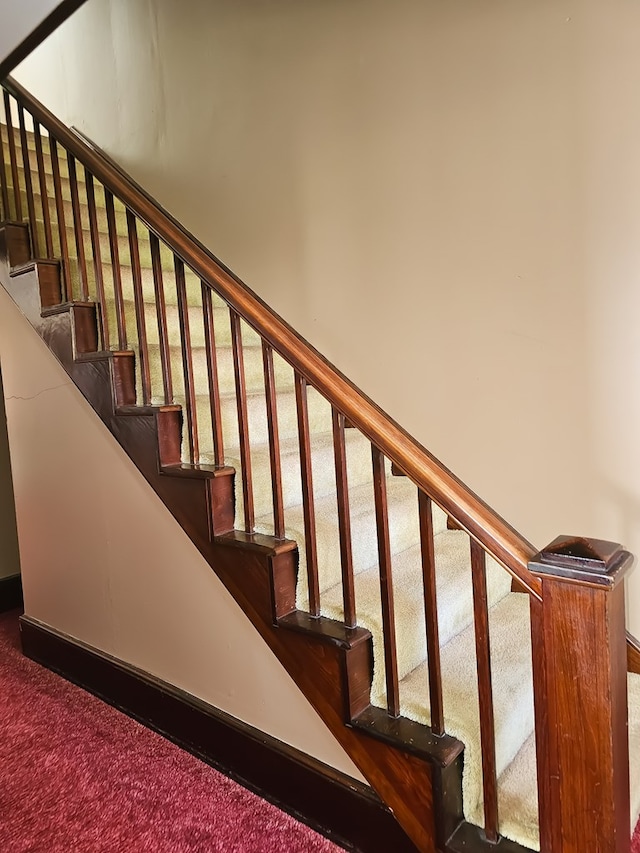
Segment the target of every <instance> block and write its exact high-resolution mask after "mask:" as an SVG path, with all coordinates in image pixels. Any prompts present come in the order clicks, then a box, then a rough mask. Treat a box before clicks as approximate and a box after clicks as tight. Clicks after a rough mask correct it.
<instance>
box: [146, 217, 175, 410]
mask: <svg viewBox="0 0 640 853" xmlns="http://www.w3.org/2000/svg"><path fill="white" fill-rule="evenodd" d="M149 243H150V246H151V267H152V269H153V290H154V294H155V299H156V317H157V319H158V341H159V346H160V363H161V365H162V386H163V390H164V402H165V403H166V404H167V405H169V404H170V403H173V378H172V375H171V347H170V346H169V331H168V329H167V306H166V301H165V298H164V282H163V278H162V258H161V257H160V240H159V239H158V238H157V237H156V235H155V234H154V233H153V232H152V231H149Z"/></svg>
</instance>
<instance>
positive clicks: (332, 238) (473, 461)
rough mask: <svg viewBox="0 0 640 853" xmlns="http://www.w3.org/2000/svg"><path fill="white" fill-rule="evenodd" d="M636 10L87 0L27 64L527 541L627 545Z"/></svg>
mask: <svg viewBox="0 0 640 853" xmlns="http://www.w3.org/2000/svg"><path fill="white" fill-rule="evenodd" d="M639 29H640V6H638V4H636V3H635V2H631V0H613V2H608V3H604V2H603V0H574V2H568V0H538V2H535V3H518V2H513V0H484V2H478V0H447V2H442V0H397V2H394V3H389V2H387V0H340V2H337V0H334V2H331V0H329V2H327V0H315V2H312V0H310V2H305V3H300V2H294V0H272V2H269V3H264V2H257V0H242V2H237V0H216V2H209V0H190V2H189V3H188V4H186V3H184V2H177V0H153V2H151V0H149V2H146V3H136V4H131V3H127V2H124V0H89V2H88V3H87V5H86V6H85V7H84V8H83V9H81V10H80V11H79V12H78V13H77V14H76V15H75V16H74V18H72V19H71V20H70V21H68V22H67V23H66V24H65V25H64V26H63V28H62V29H61V30H60V31H59V32H58V33H57V34H55V35H54V36H53V37H52V38H51V39H50V40H49V42H48V43H46V44H45V45H43V46H42V47H41V48H40V49H39V51H38V52H37V54H35V55H34V56H33V57H32V58H31V59H30V60H28V61H27V62H26V63H25V64H24V65H23V66H22V67H21V68H20V70H19V74H18V76H19V78H20V79H21V80H22V81H23V82H24V83H25V84H26V85H27V86H28V87H30V88H31V89H32V90H33V91H34V92H35V94H37V95H39V96H41V98H42V99H43V100H44V101H45V102H46V103H47V104H48V105H49V106H50V107H51V108H52V109H53V110H54V111H55V112H57V113H58V114H59V115H60V116H61V117H62V118H64V119H65V120H66V121H68V122H69V123H71V124H75V125H77V126H78V127H79V128H81V129H82V130H83V131H84V132H86V133H87V134H88V135H89V136H90V137H92V138H93V139H94V140H95V141H96V142H97V143H99V144H100V145H102V146H103V147H105V148H106V149H107V150H108V151H109V152H110V153H111V154H112V155H113V156H114V157H116V158H117V159H118V160H120V161H121V162H122V163H123V164H124V165H125V167H126V168H127V169H128V170H130V172H131V173H132V174H133V175H134V177H135V178H137V179H138V180H139V181H140V182H141V183H142V184H143V185H145V186H146V187H147V188H148V189H149V190H150V191H151V192H152V193H153V194H154V195H155V196H156V197H157V198H158V199H159V200H160V201H161V202H162V203H163V204H164V205H165V206H166V207H167V208H168V209H170V210H171V211H172V213H173V214H174V215H176V216H177V217H178V218H179V219H180V220H182V221H183V222H184V223H185V224H186V225H187V227H189V228H190V229H191V230H193V232H194V233H195V234H196V235H197V236H199V237H200V238H201V239H202V240H203V241H204V242H205V243H206V244H207V245H208V246H209V247H210V248H211V249H212V250H213V251H214V252H215V253H216V254H217V255H218V256H219V257H220V258H221V259H223V260H224V261H225V263H227V264H228V265H229V266H231V267H232V268H233V269H234V270H235V271H236V272H237V273H238V274H239V275H240V276H241V277H243V278H244V279H245V280H246V281H247V282H248V283H249V284H251V286H252V287H253V288H254V289H256V290H257V291H258V293H260V295H261V296H263V297H264V298H265V299H266V300H267V301H268V302H270V303H271V304H272V305H273V306H274V307H275V308H276V310H278V311H279V312H280V313H281V314H282V315H283V316H284V317H285V318H286V319H287V320H289V321H290V322H291V323H292V324H293V325H294V326H295V327H297V328H298V329H299V330H300V331H301V332H302V333H303V334H304V335H305V336H306V337H307V338H308V339H309V340H310V341H311V342H312V343H313V344H315V345H316V346H317V347H318V348H319V349H320V350H321V351H323V352H324V353H325V354H326V355H327V356H328V357H329V358H330V359H331V360H332V361H333V362H334V363H336V364H337V365H338V366H339V367H340V368H341V369H342V370H344V372H346V373H347V374H348V375H349V376H350V377H351V378H352V379H353V380H354V381H355V382H356V383H358V384H359V385H360V386H361V387H362V388H363V389H364V390H365V391H367V392H368V393H369V394H370V395H371V396H372V397H373V398H374V399H375V400H376V401H377V402H379V403H380V404H381V405H382V406H383V407H384V408H385V409H386V410H387V411H389V412H390V413H391V414H392V415H393V416H394V417H395V418H396V419H397V420H399V421H400V423H402V424H403V425H404V426H405V427H407V428H408V429H409V430H410V431H411V432H412V433H413V434H414V435H415V436H416V437H417V438H418V439H420V440H421V441H422V442H424V443H425V444H426V445H427V446H428V447H429V448H430V449H431V450H432V451H433V452H435V453H436V454H437V455H438V456H439V457H440V458H441V459H442V460H443V461H444V462H445V463H446V464H447V465H449V467H451V468H453V470H455V471H456V473H458V474H459V475H460V476H462V478H463V479H465V480H466V481H467V482H468V483H469V485H470V486H472V487H473V488H474V489H475V490H476V491H478V492H479V493H480V494H481V495H482V496H483V497H484V498H485V499H486V500H487V501H488V502H489V503H491V504H492V505H494V506H495V507H496V509H497V510H498V511H500V512H501V513H502V514H503V515H504V516H505V517H507V518H508V520H510V521H511V522H512V523H513V524H514V525H515V526H516V527H518V528H519V529H520V530H521V531H522V532H523V533H524V534H525V535H526V536H528V537H529V538H531V539H532V541H534V542H535V543H536V544H538V545H543V544H545V543H546V542H547V541H549V540H550V539H552V538H553V537H555V536H556V535H557V534H559V533H565V532H566V533H573V532H579V533H585V534H590V535H595V536H601V537H605V538H615V539H618V538H619V539H621V540H622V541H624V542H625V543H626V544H627V545H628V546H629V547H631V548H632V549H633V550H635V551H636V552H637V553H640V445H639V442H638V440H637V436H638V435H640V381H639V380H640V376H639V370H638V366H639V364H640V344H639V343H638V334H637V322H638V320H637V318H638V317H639V316H640V311H639V310H638V307H639V306H638V305H637V302H638V301H640V295H639V294H640V288H639V287H638V282H637V279H638V270H639V269H640V264H639V261H640V259H639V258H638V253H639V252H640V240H638V230H639V229H638V225H639V223H640V191H639V190H640V186H639V184H640V157H639V155H638V151H640V112H639V111H640V101H639V100H638V98H637V89H638V81H639V79H640V60H639V59H638V51H637V38H636V36H637V33H638V31H639ZM630 599H631V606H630V625H631V627H632V629H633V630H634V631H635V632H636V633H638V634H640V573H636V575H635V576H634V577H632V579H631V582H630Z"/></svg>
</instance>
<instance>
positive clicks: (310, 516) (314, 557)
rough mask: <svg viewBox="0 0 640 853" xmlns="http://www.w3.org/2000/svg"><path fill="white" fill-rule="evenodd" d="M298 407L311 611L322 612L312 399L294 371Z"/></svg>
mask: <svg viewBox="0 0 640 853" xmlns="http://www.w3.org/2000/svg"><path fill="white" fill-rule="evenodd" d="M295 391H296V409H297V413H298V441H299V446H300V474H301V477H302V510H303V515H304V543H305V554H306V558H307V582H308V586H309V613H310V614H311V615H312V616H319V615H320V578H319V575H318V544H317V541H316V511H315V501H314V496H313V471H312V465H311V435H310V431H309V402H308V400H307V381H306V379H305V378H304V376H302V375H301V374H300V373H298V372H297V371H296V374H295Z"/></svg>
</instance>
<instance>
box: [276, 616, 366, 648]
mask: <svg viewBox="0 0 640 853" xmlns="http://www.w3.org/2000/svg"><path fill="white" fill-rule="evenodd" d="M276 624H277V626H278V628H283V629H285V630H288V631H295V632H297V633H301V634H311V635H312V636H314V637H315V638H316V639H317V640H320V641H322V642H324V643H329V644H330V645H337V646H339V647H340V648H343V649H352V648H355V647H356V646H359V645H360V644H361V643H364V642H369V640H371V632H370V631H369V630H368V629H367V628H360V627H357V628H348V627H347V626H346V625H345V624H344V623H343V622H339V621H338V620H336V619H329V618H327V617H326V616H312V615H311V614H310V613H307V612H306V611H304V610H292V611H291V613H287V615H286V616H281V617H280V618H279V619H278V620H277V623H276Z"/></svg>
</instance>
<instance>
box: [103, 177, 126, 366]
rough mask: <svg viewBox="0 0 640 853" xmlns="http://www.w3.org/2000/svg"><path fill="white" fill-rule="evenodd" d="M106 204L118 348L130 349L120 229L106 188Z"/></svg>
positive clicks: (111, 197)
mask: <svg viewBox="0 0 640 853" xmlns="http://www.w3.org/2000/svg"><path fill="white" fill-rule="evenodd" d="M104 206H105V210H106V212H107V231H108V233H109V253H110V255H111V269H112V272H113V292H114V296H115V301H116V326H117V328H118V349H119V350H126V349H128V342H127V321H126V317H125V311H124V296H123V295H122V273H121V271H120V250H119V249H118V231H117V228H116V213H115V208H114V205H113V193H111V192H110V191H109V190H108V189H107V188H106V187H105V188H104Z"/></svg>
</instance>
